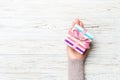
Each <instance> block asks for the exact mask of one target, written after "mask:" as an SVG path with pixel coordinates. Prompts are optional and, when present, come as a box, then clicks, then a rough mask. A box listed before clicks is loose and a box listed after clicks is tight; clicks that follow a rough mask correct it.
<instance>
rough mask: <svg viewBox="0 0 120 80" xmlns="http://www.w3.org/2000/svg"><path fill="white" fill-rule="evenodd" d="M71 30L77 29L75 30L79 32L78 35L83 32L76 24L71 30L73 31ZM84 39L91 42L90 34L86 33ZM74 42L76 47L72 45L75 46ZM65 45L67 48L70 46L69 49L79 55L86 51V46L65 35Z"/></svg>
mask: <svg viewBox="0 0 120 80" xmlns="http://www.w3.org/2000/svg"><path fill="white" fill-rule="evenodd" d="M73 29H77V30H78V31H79V33H82V32H83V31H84V29H83V28H82V27H81V26H79V25H78V24H76V25H75V26H74V27H73V28H72V30H73ZM84 37H85V38H87V39H89V40H90V42H91V41H92V40H93V36H92V35H91V34H90V33H88V32H86V33H85V34H84ZM76 42H77V46H74V45H75V44H76ZM65 43H66V44H67V45H68V46H70V47H72V48H73V49H75V50H76V51H77V52H79V53H80V54H84V52H85V51H86V49H87V48H86V46H85V45H84V44H83V42H82V41H80V40H78V39H76V38H75V37H73V36H71V35H70V34H67V36H66V38H65Z"/></svg>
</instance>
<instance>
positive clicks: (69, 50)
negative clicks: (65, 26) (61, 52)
mask: <svg viewBox="0 0 120 80" xmlns="http://www.w3.org/2000/svg"><path fill="white" fill-rule="evenodd" d="M75 24H78V25H80V26H82V27H83V28H84V24H83V23H82V22H81V21H80V20H79V19H76V20H75V21H74V22H73V23H72V27H71V28H73V27H74V25H75ZM71 28H70V29H71ZM67 53H68V58H69V59H71V60H73V59H85V58H86V56H87V53H84V54H80V53H78V52H77V51H75V50H74V49H73V48H71V47H69V46H67Z"/></svg>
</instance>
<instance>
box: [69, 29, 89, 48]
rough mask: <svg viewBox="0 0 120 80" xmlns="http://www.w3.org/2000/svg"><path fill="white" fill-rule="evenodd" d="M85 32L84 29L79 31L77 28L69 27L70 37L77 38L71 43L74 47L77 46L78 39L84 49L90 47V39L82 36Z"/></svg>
mask: <svg viewBox="0 0 120 80" xmlns="http://www.w3.org/2000/svg"><path fill="white" fill-rule="evenodd" d="M86 32H87V30H85V29H84V30H83V31H82V33H80V32H79V31H78V30H77V29H71V30H69V34H70V35H71V36H72V37H74V38H76V39H77V40H76V42H75V44H74V45H73V47H74V48H76V46H78V44H79V43H80V41H82V43H83V44H84V45H85V48H86V49H89V48H90V46H89V44H90V42H91V41H90V40H89V39H88V38H85V37H84V34H85V33H86Z"/></svg>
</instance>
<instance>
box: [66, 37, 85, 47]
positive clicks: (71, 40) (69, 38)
mask: <svg viewBox="0 0 120 80" xmlns="http://www.w3.org/2000/svg"><path fill="white" fill-rule="evenodd" d="M67 37H68V36H67ZM68 39H70V40H71V41H73V42H75V40H73V39H72V38H70V37H68ZM78 45H79V46H80V47H82V48H83V49H86V48H85V47H84V46H82V45H80V44H78Z"/></svg>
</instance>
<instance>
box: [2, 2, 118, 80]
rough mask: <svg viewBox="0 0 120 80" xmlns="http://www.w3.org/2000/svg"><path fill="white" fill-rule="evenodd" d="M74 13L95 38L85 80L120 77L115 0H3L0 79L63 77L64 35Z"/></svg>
mask: <svg viewBox="0 0 120 80" xmlns="http://www.w3.org/2000/svg"><path fill="white" fill-rule="evenodd" d="M75 18H80V19H81V20H82V21H83V22H84V23H85V26H86V28H87V29H88V31H89V32H90V33H91V34H93V35H94V37H95V38H94V42H93V47H92V49H91V51H90V54H89V56H88V58H87V61H86V64H85V74H86V80H120V52H119V51H120V33H119V32H120V1H119V0H1V1H0V80H67V65H68V63H67V55H66V50H65V46H66V45H65V44H64V41H63V39H64V37H65V34H66V33H67V30H68V28H69V27H70V26H71V22H72V21H73V20H74V19H75Z"/></svg>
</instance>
